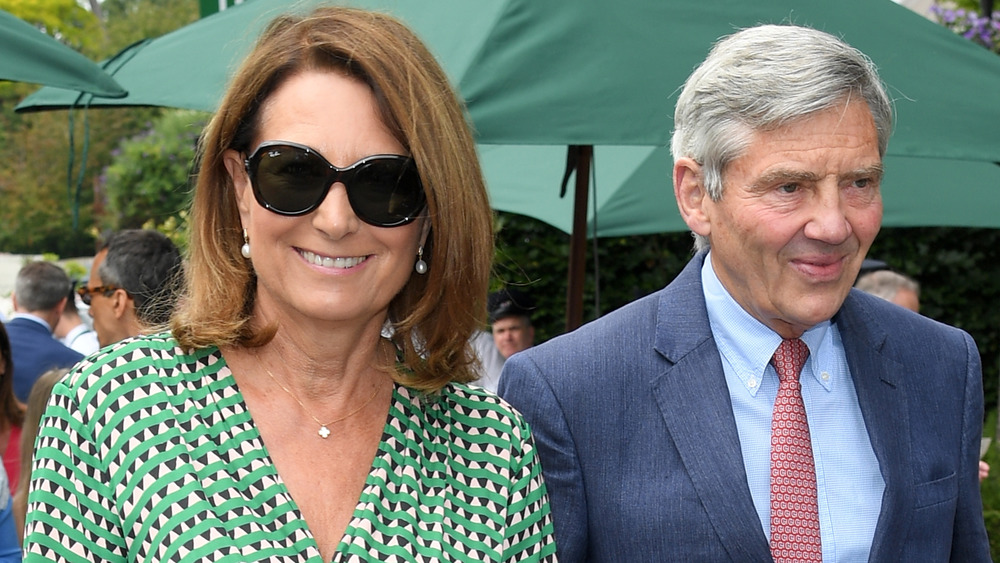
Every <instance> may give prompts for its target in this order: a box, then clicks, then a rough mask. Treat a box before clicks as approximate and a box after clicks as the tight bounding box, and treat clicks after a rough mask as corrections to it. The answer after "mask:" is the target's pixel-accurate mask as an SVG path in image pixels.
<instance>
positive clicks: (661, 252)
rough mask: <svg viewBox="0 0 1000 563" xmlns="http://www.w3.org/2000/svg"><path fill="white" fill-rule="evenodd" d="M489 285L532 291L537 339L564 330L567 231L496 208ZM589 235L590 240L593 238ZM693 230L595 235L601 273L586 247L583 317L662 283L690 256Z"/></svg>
mask: <svg viewBox="0 0 1000 563" xmlns="http://www.w3.org/2000/svg"><path fill="white" fill-rule="evenodd" d="M497 225H498V234H497V253H496V260H495V264H494V279H493V281H492V283H491V286H492V288H493V289H497V288H499V287H501V286H503V285H511V286H515V287H518V288H520V289H522V290H524V291H526V292H528V293H530V294H531V296H532V298H533V299H534V300H535V303H536V305H537V307H538V311H537V312H536V314H535V315H533V317H532V322H533V323H534V325H535V342H536V343H540V342H544V341H545V340H548V339H550V338H552V337H554V336H558V335H559V334H562V333H563V332H565V329H566V292H567V275H568V256H569V235H567V234H565V233H563V232H562V231H560V230H558V229H556V228H554V227H551V226H549V225H547V224H545V223H542V222H541V221H537V220H535V219H532V218H529V217H524V216H521V215H515V214H511V213H502V212H501V213H499V214H498V217H497ZM592 243H593V241H589V242H588V244H592ZM691 247H692V241H691V235H689V234H688V233H668V234H660V235H648V236H637V237H618V238H605V239H598V241H597V261H598V264H599V272H600V275H598V276H595V275H594V252H593V246H590V247H589V248H588V261H589V263H588V267H587V276H586V280H585V282H584V303H583V313H584V322H586V321H588V320H593V319H595V318H597V317H598V316H600V315H601V314H606V313H608V312H610V311H613V310H615V309H617V308H619V307H621V306H622V305H625V304H626V303H629V302H631V301H634V300H635V299H637V298H639V297H642V296H644V295H647V294H649V293H652V292H654V291H656V290H658V289H660V288H662V287H663V286H664V285H666V284H667V283H668V282H669V281H670V280H671V279H673V277H674V276H675V275H677V273H679V272H680V270H681V269H682V268H683V267H684V265H685V264H686V263H687V261H688V259H689V258H690V256H691Z"/></svg>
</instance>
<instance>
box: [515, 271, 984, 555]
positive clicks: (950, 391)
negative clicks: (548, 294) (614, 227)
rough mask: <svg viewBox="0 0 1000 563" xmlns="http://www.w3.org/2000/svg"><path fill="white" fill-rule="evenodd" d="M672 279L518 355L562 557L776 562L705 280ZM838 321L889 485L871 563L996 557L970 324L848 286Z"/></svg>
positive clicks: (523, 401)
mask: <svg viewBox="0 0 1000 563" xmlns="http://www.w3.org/2000/svg"><path fill="white" fill-rule="evenodd" d="M704 256H705V254H704V253H702V254H700V255H699V256H698V257H696V258H695V259H694V260H692V261H691V263H689V264H688V266H687V267H686V268H685V269H684V271H683V272H682V273H681V274H680V275H679V276H678V277H677V279H676V280H674V281H673V282H672V283H671V284H670V285H668V286H667V287H666V288H665V289H663V290H661V291H659V292H657V293H655V294H653V295H650V296H648V297H645V298H643V299H641V300H638V301H636V302H634V303H631V304H629V305H627V306H625V307H623V308H621V309H619V310H617V311H615V312H613V313H611V314H609V315H607V316H605V317H603V318H601V319H599V320H597V321H595V322H592V323H590V324H587V325H585V326H583V327H581V328H580V329H578V330H577V331H575V332H573V333H570V334H568V335H564V336H561V337H559V338H555V339H553V340H551V341H550V342H547V343H545V344H542V345H539V346H536V347H534V348H530V349H528V350H526V351H524V352H521V353H518V354H515V355H514V356H512V357H511V358H509V359H508V360H507V362H506V364H505V366H504V370H503V375H502V377H501V378H500V390H499V391H500V394H501V396H503V397H504V398H505V399H507V400H508V401H509V402H510V403H511V404H512V405H513V406H514V407H515V408H517V409H518V410H519V411H521V412H522V413H523V414H524V416H525V417H526V418H527V420H528V422H529V423H530V424H531V428H532V432H533V434H534V436H535V441H536V444H537V447H538V452H539V455H540V459H541V462H542V470H543V472H544V475H545V480H546V483H547V486H548V491H549V496H550V499H551V503H552V515H553V521H554V524H555V531H556V542H557V548H558V551H559V557H560V560H561V561H567V562H578V561H609V562H610V561H615V562H618V561H629V562H635V561H685V562H688V561H706V562H708V561H710V562H719V561H736V562H740V563H743V562H756V561H764V562H766V561H771V555H770V550H769V548H768V541H767V538H766V537H765V536H764V532H763V529H762V527H761V523H760V520H759V518H758V517H757V513H756V511H755V510H754V505H753V500H752V498H751V496H750V489H749V486H748V484H747V477H746V472H745V470H744V465H743V458H742V453H741V450H740V443H739V436H738V434H737V430H736V422H735V419H734V417H733V411H732V405H731V402H730V398H729V392H728V389H727V387H726V381H725V375H724V373H723V368H722V361H721V359H720V356H719V351H718V349H717V348H716V346H715V340H714V339H713V338H712V334H711V330H710V327H709V321H708V312H707V309H706V307H705V299H704V295H703V292H702V286H701V266H702V263H703V262H704ZM833 320H834V322H835V323H837V327H838V328H839V330H840V333H841V335H842V338H843V342H844V348H845V351H846V354H847V361H848V365H849V366H850V369H851V374H852V376H853V379H854V384H855V387H856V389H857V393H858V401H859V403H860V405H861V411H862V415H863V417H864V421H865V425H866V427H867V429H868V435H869V437H870V438H871V443H872V447H873V449H874V451H875V455H876V457H877V458H878V462H879V469H880V471H881V473H882V477H883V478H884V480H885V493H884V495H883V497H882V509H881V513H880V515H879V519H878V524H877V526H876V530H875V536H874V541H873V545H872V550H871V557H870V561H878V562H882V561H906V562H921V561H928V562H931V561H933V562H941V561H956V562H970V561H989V560H990V555H989V546H988V543H987V538H986V530H985V527H984V524H983V517H982V501H981V498H980V493H979V482H978V460H979V442H980V437H981V433H982V417H983V392H982V373H981V365H980V359H979V352H978V350H977V349H976V346H975V343H974V342H973V341H972V338H971V337H969V335H968V334H966V333H965V332H962V331H960V330H958V329H955V328H952V327H948V326H945V325H942V324H940V323H937V322H935V321H932V320H930V319H928V318H926V317H922V316H920V315H917V314H914V313H911V312H909V311H906V310H904V309H903V308H901V307H897V306H895V305H892V304H890V303H888V302H886V301H882V300H880V299H877V298H874V297H871V296H869V295H866V294H863V293H861V292H858V291H856V290H852V291H851V293H850V295H849V296H848V298H847V299H846V301H845V302H844V305H843V307H842V308H841V310H840V312H839V313H838V314H837V315H836V317H834V319H833Z"/></svg>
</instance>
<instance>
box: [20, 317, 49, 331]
mask: <svg viewBox="0 0 1000 563" xmlns="http://www.w3.org/2000/svg"><path fill="white" fill-rule="evenodd" d="M10 318H11V320H14V319H28V320H31V321H34V322H36V323H38V324H40V325H42V326H44V327H45V329H46V330H48V331H49V332H52V327H51V326H49V323H48V322H47V321H46V320H45V319H43V318H42V317H39V316H37V315H32V314H31V313H14V314H13V315H11V316H10Z"/></svg>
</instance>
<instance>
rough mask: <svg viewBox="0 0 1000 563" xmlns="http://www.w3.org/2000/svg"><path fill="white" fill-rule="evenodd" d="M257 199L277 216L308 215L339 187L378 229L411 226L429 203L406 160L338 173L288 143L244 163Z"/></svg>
mask: <svg viewBox="0 0 1000 563" xmlns="http://www.w3.org/2000/svg"><path fill="white" fill-rule="evenodd" d="M244 166H245V167H246V171H247V175H248V176H249V177H250V185H251V186H252V187H253V195H254V197H255V198H256V199H257V203H259V204H260V205H261V206H262V207H264V208H265V209H268V210H270V211H273V212H275V213H277V214H279V215H290V216H295V215H305V214H306V213H310V212H312V211H313V210H315V209H316V208H317V207H319V205H320V204H321V203H322V202H323V200H324V199H325V198H326V194H327V193H329V191H330V186H332V185H333V184H335V183H337V182H340V183H342V184H344V186H345V187H346V188H347V200H348V201H349V202H350V204H351V209H353V210H354V213H355V215H357V216H358V218H359V219H361V220H362V221H364V222H365V223H368V224H369V225H374V226H376V227H398V226H400V225H405V224H407V223H410V222H412V221H413V220H414V219H416V218H417V214H418V213H420V211H421V210H422V209H423V208H424V204H425V203H426V198H425V196H424V188H423V184H422V183H421V182H420V175H419V174H418V173H417V166H416V164H415V163H414V162H413V159H412V158H410V157H408V156H401V155H395V154H378V155H374V156H369V157H365V158H362V159H361V160H359V161H357V162H355V163H354V164H352V165H350V166H348V167H346V168H337V167H336V166H334V165H332V164H330V163H329V162H328V161H327V160H326V159H325V158H323V156H322V155H320V154H319V153H318V152H316V151H315V150H314V149H311V148H309V147H307V146H305V145H299V144H296V143H292V142H288V141H266V142H264V143H261V144H260V146H258V147H257V148H256V149H255V150H254V151H253V153H252V154H251V155H250V156H249V157H248V158H247V159H246V160H245V161H244Z"/></svg>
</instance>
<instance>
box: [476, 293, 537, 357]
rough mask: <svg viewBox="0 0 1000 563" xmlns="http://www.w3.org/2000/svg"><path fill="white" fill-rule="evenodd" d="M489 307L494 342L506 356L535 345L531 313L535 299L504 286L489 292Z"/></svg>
mask: <svg viewBox="0 0 1000 563" xmlns="http://www.w3.org/2000/svg"><path fill="white" fill-rule="evenodd" d="M487 308H488V309H489V313H490V325H491V326H492V330H493V342H494V343H495V344H496V346H497V350H499V351H500V355H501V356H503V358H504V359H505V360H506V359H507V358H509V357H511V356H513V355H514V354H516V353H517V352H520V351H521V350H527V349H528V348H531V347H532V346H533V345H534V343H535V327H534V326H532V324H531V313H532V312H533V311H534V310H535V302H534V301H533V300H532V299H531V297H529V296H528V295H527V294H526V293H524V292H523V291H519V290H517V289H514V288H512V287H511V288H504V289H501V290H500V291H497V292H494V293H491V294H490V296H489V299H488V302H487Z"/></svg>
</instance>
